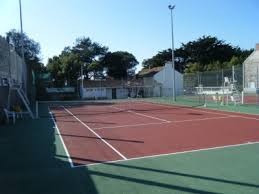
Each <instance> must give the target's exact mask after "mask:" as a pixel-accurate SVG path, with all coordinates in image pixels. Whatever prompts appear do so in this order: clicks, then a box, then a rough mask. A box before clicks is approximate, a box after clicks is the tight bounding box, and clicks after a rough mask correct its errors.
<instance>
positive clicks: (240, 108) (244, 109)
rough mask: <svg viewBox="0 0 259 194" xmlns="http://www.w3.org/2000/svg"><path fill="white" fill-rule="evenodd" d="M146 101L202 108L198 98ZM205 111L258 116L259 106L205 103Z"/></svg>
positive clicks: (163, 98) (201, 102)
mask: <svg viewBox="0 0 259 194" xmlns="http://www.w3.org/2000/svg"><path fill="white" fill-rule="evenodd" d="M145 100H147V101H151V102H154V103H162V104H172V105H175V104H176V105H184V106H186V105H187V106H192V107H197V108H204V107H203V106H202V105H203V103H204V101H203V100H202V99H201V100H199V99H198V97H181V96H179V97H177V98H176V101H175V102H173V100H172V98H170V97H158V98H148V99H145ZM206 104H207V106H206V108H207V109H214V110H223V111H228V112H239V113H247V114H257V115H259V105H255V104H240V105H234V104H231V103H230V104H229V105H220V104H216V103H214V102H207V103H206Z"/></svg>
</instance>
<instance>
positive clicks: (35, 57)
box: [6, 30, 46, 73]
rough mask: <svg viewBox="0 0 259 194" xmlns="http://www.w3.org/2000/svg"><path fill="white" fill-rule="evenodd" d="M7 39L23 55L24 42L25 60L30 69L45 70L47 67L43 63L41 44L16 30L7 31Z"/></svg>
mask: <svg viewBox="0 0 259 194" xmlns="http://www.w3.org/2000/svg"><path fill="white" fill-rule="evenodd" d="M6 40H7V41H8V42H9V43H10V44H12V45H13V46H14V48H15V51H16V52H17V53H18V55H19V56H20V57H22V42H23V51H24V60H25V63H26V64H27V66H28V68H29V69H32V70H34V72H35V73H40V72H45V71H46V68H45V67H44V65H43V63H41V58H40V44H39V43H38V42H35V41H34V40H33V39H31V38H29V37H28V36H27V35H26V34H24V33H23V34H21V33H20V32H18V31H16V30H10V31H9V32H7V33H6Z"/></svg>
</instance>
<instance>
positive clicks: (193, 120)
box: [93, 116, 236, 130]
mask: <svg viewBox="0 0 259 194" xmlns="http://www.w3.org/2000/svg"><path fill="white" fill-rule="evenodd" d="M234 117H236V116H228V117H207V118H202V119H186V120H178V121H168V122H161V123H143V124H133V125H118V126H113V127H112V126H111V127H99V128H93V130H99V129H114V128H124V127H138V126H146V125H161V124H167V123H185V122H195V121H205V120H214V119H215V120H216V119H228V118H234Z"/></svg>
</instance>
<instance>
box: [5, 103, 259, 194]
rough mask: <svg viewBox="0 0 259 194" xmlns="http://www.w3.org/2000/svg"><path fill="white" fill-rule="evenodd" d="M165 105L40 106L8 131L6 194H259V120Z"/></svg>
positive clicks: (226, 113) (178, 105)
mask: <svg viewBox="0 0 259 194" xmlns="http://www.w3.org/2000/svg"><path fill="white" fill-rule="evenodd" d="M160 100H161V101H160V102H159V103H158V101H156V100H154V99H146V100H144V99H143V100H140V99H139V100H132V99H129V100H121V101H118V100H116V101H94V102H91V101H88V102H85V101H78V102H70V101H67V102H65V101H63V102H42V103H40V104H39V118H38V119H35V120H28V119H22V120H18V121H17V124H16V125H7V126H5V127H2V128H1V130H0V135H1V138H0V142H1V145H2V146H1V147H0V151H1V156H0V158H1V160H0V164H1V165H0V170H1V174H0V191H1V193H5V194H14V193H24V194H25V193H26V194H34V193H51V194H52V193H53V194H56V193H62V194H71V193H84V194H85V193H89V194H110V193H126V194H132V193H134V194H135V193H139V194H143V193H163V194H165V193H206V194H207V193H212V194H216V193H233V194H236V193H255V194H256V193H259V184H258V182H259V170H258V163H259V154H258V151H259V143H258V142H259V127H258V126H259V125H258V123H259V115H258V114H248V113H249V112H246V113H240V112H227V111H222V110H219V109H218V110H213V109H208V108H202V107H199V106H193V107H192V106H183V105H180V104H165V103H162V99H160ZM167 102H168V101H167ZM235 110H241V107H240V108H238V107H237V108H236V109H235ZM245 110H248V109H247V107H246V109H244V111H245Z"/></svg>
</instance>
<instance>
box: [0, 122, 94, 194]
mask: <svg viewBox="0 0 259 194" xmlns="http://www.w3.org/2000/svg"><path fill="white" fill-rule="evenodd" d="M56 133H57V132H56V131H55V128H54V123H53V121H52V120H51V119H44V118H43V119H37V120H29V119H28V120H19V121H18V122H17V123H16V124H15V125H6V126H1V127H0V153H1V154H0V193H3V194H18V193H19V194H56V193H57V194H58V193H62V194H73V193H75V194H76V193H98V192H97V190H96V189H95V185H94V183H93V181H92V179H91V177H90V176H89V174H88V173H87V172H86V171H85V170H83V169H76V170H74V169H72V168H71V167H70V163H69V162H68V161H67V160H66V159H64V158H61V157H57V153H58V154H59V155H61V156H64V155H65V152H64V149H63V147H62V145H61V142H60V139H59V137H58V136H57V135H56Z"/></svg>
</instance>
